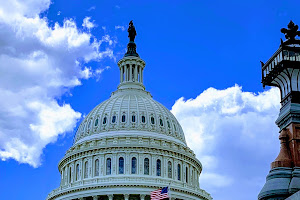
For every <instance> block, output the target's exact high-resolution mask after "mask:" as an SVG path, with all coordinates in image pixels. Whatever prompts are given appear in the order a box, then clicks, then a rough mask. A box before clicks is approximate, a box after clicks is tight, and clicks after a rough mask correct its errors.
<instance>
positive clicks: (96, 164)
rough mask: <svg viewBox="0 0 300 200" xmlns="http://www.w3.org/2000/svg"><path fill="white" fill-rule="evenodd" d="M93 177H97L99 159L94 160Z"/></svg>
mask: <svg viewBox="0 0 300 200" xmlns="http://www.w3.org/2000/svg"><path fill="white" fill-rule="evenodd" d="M95 176H99V159H96V160H95Z"/></svg>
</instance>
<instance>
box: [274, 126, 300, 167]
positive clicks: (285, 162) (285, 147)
mask: <svg viewBox="0 0 300 200" xmlns="http://www.w3.org/2000/svg"><path fill="white" fill-rule="evenodd" d="M279 140H280V144H281V147H280V152H279V155H278V157H277V158H276V159H275V161H274V162H272V164H271V168H272V169H273V168H276V167H291V168H292V167H300V124H298V123H297V124H296V123H291V124H290V125H289V126H288V127H286V128H285V129H283V130H282V131H281V132H280V135H279Z"/></svg>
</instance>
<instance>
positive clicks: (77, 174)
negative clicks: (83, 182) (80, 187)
mask: <svg viewBox="0 0 300 200" xmlns="http://www.w3.org/2000/svg"><path fill="white" fill-rule="evenodd" d="M78 180H79V164H77V165H76V181H78Z"/></svg>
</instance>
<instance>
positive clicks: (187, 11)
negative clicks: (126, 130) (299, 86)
mask: <svg viewBox="0 0 300 200" xmlns="http://www.w3.org/2000/svg"><path fill="white" fill-rule="evenodd" d="M299 6H300V2H299V1H251V2H250V1H249V2H246V1H154V0H153V1H115V0H113V1H83V0H76V1H71V0H65V1H62V0H52V1H51V2H50V1H49V0H39V1H37V0H36V1H35V0H25V1H21V0H15V1H12V0H8V1H2V2H1V3H0V63H1V64H0V94H1V95H0V97H1V98H0V113H1V114H0V158H1V160H2V161H0V188H1V189H0V199H6V198H9V199H22V200H23V199H24V200H26V199H30V200H40V199H45V198H46V196H47V194H48V193H49V192H50V191H51V190H52V189H54V188H56V187H58V186H59V183H60V175H59V172H58V170H57V164H58V162H59V160H60V159H61V158H62V157H63V155H64V153H65V152H66V150H67V149H68V148H69V147H70V146H71V145H72V140H73V136H74V133H75V130H76V126H77V125H78V123H79V122H80V121H81V120H82V117H83V116H85V115H86V114H88V112H89V111H90V110H91V109H93V108H94V107H95V106H96V105H97V104H99V103H100V102H102V101H104V100H105V99H107V98H109V96H110V93H111V92H112V91H114V90H116V88H117V85H118V83H119V69H118V67H117V61H118V60H119V59H121V58H122V56H123V55H124V53H125V48H126V45H127V42H128V38H127V31H126V30H127V26H128V23H129V21H130V20H133V21H134V24H135V27H136V30H137V37H136V44H137V51H138V53H139V55H140V56H141V58H142V59H144V60H145V61H146V68H145V72H144V84H145V86H146V89H147V90H148V91H150V92H151V93H152V95H153V97H154V99H155V100H157V101H159V102H161V103H162V104H163V105H165V106H166V107H167V108H168V109H170V110H172V112H173V113H174V114H175V116H176V117H177V118H178V120H179V122H180V123H181V124H182V126H183V129H184V131H185V134H186V139H187V142H188V144H189V146H190V147H191V148H192V149H193V150H194V151H195V153H196V154H197V157H198V158H199V160H200V161H201V162H202V164H203V173H202V175H201V178H200V187H201V188H203V189H206V190H207V192H209V193H211V194H212V196H213V198H214V199H216V200H219V199H220V200H221V199H222V200H229V199H230V200H231V199H237V200H240V199H243V200H248V199H249V200H250V199H255V198H256V196H257V194H258V193H259V191H260V189H261V188H262V186H263V184H264V183H265V177H266V175H267V173H268V170H269V166H270V163H271V162H272V161H273V160H274V159H275V158H276V156H277V154H278V151H279V141H278V139H277V138H278V128H277V127H276V126H275V123H274V121H275V119H276V117H277V115H278V111H279V108H280V107H279V101H280V100H279V92H278V91H277V90H276V89H270V88H266V89H265V90H264V89H263V88H262V84H261V83H260V82H261V69H260V62H259V61H260V60H262V61H264V62H265V61H267V60H268V58H269V57H270V56H271V55H272V54H273V53H274V52H275V51H276V50H277V48H278V47H279V44H280V38H284V35H283V34H281V33H280V29H281V28H282V27H286V25H287V24H288V23H289V21H290V20H291V19H292V20H293V21H294V22H295V23H296V24H300V12H299V10H298V8H299Z"/></svg>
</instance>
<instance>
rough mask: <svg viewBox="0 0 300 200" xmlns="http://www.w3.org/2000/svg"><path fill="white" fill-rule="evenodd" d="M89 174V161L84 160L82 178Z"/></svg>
mask: <svg viewBox="0 0 300 200" xmlns="http://www.w3.org/2000/svg"><path fill="white" fill-rule="evenodd" d="M88 176H89V163H88V161H86V162H85V163H84V178H88Z"/></svg>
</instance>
